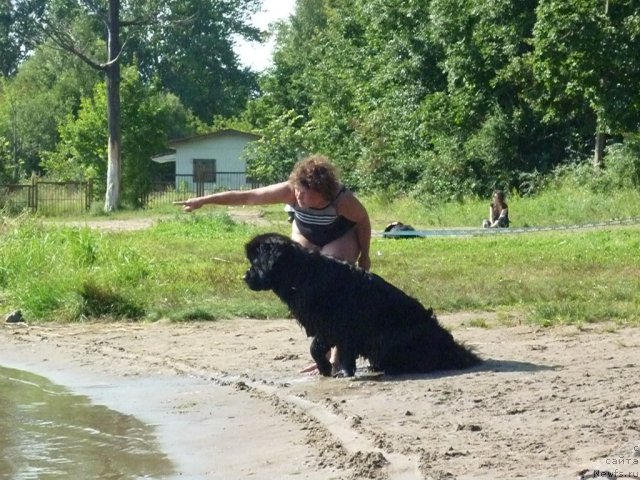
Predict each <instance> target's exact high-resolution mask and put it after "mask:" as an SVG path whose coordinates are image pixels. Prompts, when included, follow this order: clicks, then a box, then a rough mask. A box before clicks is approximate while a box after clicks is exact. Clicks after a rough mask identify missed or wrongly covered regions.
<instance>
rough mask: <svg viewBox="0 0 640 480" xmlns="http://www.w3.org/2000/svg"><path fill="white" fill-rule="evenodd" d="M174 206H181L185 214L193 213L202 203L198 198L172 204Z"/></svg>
mask: <svg viewBox="0 0 640 480" xmlns="http://www.w3.org/2000/svg"><path fill="white" fill-rule="evenodd" d="M173 204H174V205H182V210H184V211H185V212H193V211H194V210H197V209H198V208H200V207H201V206H202V205H203V203H202V201H201V200H200V199H199V198H190V199H189V200H181V201H179V202H173Z"/></svg>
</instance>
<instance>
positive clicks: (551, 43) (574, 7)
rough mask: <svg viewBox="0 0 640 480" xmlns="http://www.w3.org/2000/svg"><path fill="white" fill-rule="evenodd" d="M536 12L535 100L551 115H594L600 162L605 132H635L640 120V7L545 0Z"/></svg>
mask: <svg viewBox="0 0 640 480" xmlns="http://www.w3.org/2000/svg"><path fill="white" fill-rule="evenodd" d="M536 13H537V21H536V25H535V28H534V34H533V38H532V46H533V51H532V53H531V55H530V57H529V62H530V64H531V67H532V71H533V74H534V78H535V82H536V87H537V88H536V90H534V95H533V98H532V103H533V104H534V105H536V106H537V108H539V109H541V110H543V111H544V112H545V118H546V119H547V120H554V119H556V118H559V117H565V118H566V117H575V116H576V115H584V116H586V117H587V118H588V119H590V127H591V132H590V135H592V137H593V138H594V141H593V143H592V145H593V146H594V154H593V163H594V165H596V166H600V165H602V163H603V160H602V156H603V152H604V134H605V133H607V132H609V133H622V132H625V131H633V130H634V129H636V128H637V125H638V121H639V120H640V108H639V107H638V105H640V93H639V91H638V88H637V85H638V83H640V35H639V34H638V25H639V23H640V6H638V4H637V2H633V1H630V0H616V1H613V0H604V1H603V0H543V1H541V2H540V3H539V5H538V7H537V9H536ZM583 105H584V106H585V107H586V110H585V109H583V108H582V106H583Z"/></svg>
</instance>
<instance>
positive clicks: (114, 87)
mask: <svg viewBox="0 0 640 480" xmlns="http://www.w3.org/2000/svg"><path fill="white" fill-rule="evenodd" d="M255 1H256V0H228V1H227V2H224V1H223V0H220V2H219V4H224V5H226V4H232V5H235V6H237V7H239V11H238V12H236V14H237V15H239V17H234V18H235V19H236V22H235V24H234V25H233V26H235V27H236V28H235V30H227V31H225V34H226V35H227V36H228V35H231V34H232V33H234V32H235V31H238V30H241V27H242V26H245V24H246V19H245V21H243V20H242V18H243V17H242V15H243V14H244V13H245V9H243V8H240V7H243V6H245V4H249V5H253V4H254V3H255ZM183 3H184V2H181V1H178V0H148V1H146V2H131V3H130V2H128V1H126V0H125V1H124V2H123V3H122V2H121V0H97V1H89V0H53V1H49V2H46V1H43V0H23V1H21V2H16V6H15V9H16V15H18V14H19V17H20V19H21V21H22V22H23V23H24V24H25V25H28V26H29V28H32V29H34V30H35V31H36V32H38V34H39V35H41V36H42V37H43V38H48V39H50V40H51V41H52V42H54V43H55V44H56V45H57V46H58V47H60V48H62V49H63V50H65V51H67V52H69V53H71V54H73V55H76V56H77V57H79V58H80V59H82V60H83V61H84V62H86V63H87V64H88V65H89V66H91V67H92V68H94V69H96V70H97V71H99V72H101V73H103V74H104V76H105V78H106V90H107V116H108V148H107V152H108V153H107V174H106V175H107V178H106V184H107V185H106V193H105V204H104V209H105V211H113V210H116V209H117V208H118V207H119V205H120V201H121V193H122V187H121V183H122V156H121V151H122V138H121V125H120V108H121V105H120V63H121V61H122V58H123V51H124V46H125V45H124V44H121V39H120V35H121V28H125V29H127V31H128V34H130V35H132V36H134V35H135V33H136V29H140V27H142V26H148V25H151V24H162V25H165V26H166V25H173V24H175V22H176V21H180V22H182V24H185V22H189V21H194V20H195V19H196V17H191V18H184V17H182V18H180V17H176V16H175V15H174V14H175V12H176V10H177V9H178V7H179V6H181V5H182V4H183ZM212 5H216V3H213V4H212ZM227 12H228V11H227ZM178 14H179V13H178ZM86 24H92V25H93V26H94V28H97V26H98V25H101V26H102V32H103V38H104V41H105V44H106V57H103V59H100V58H98V57H96V56H92V55H91V54H89V52H87V51H86V49H85V48H84V42H83V38H82V36H80V35H78V33H84V32H82V31H79V26H81V25H86ZM125 43H126V42H125Z"/></svg>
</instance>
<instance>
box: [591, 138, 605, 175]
mask: <svg viewBox="0 0 640 480" xmlns="http://www.w3.org/2000/svg"><path fill="white" fill-rule="evenodd" d="M604 143H605V136H604V132H601V131H598V132H596V148H595V151H594V153H593V166H594V167H595V168H601V167H602V165H603V164H604V162H603V158H604Z"/></svg>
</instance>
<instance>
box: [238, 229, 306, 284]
mask: <svg viewBox="0 0 640 480" xmlns="http://www.w3.org/2000/svg"><path fill="white" fill-rule="evenodd" d="M244 248H245V252H246V255H247V259H248V260H249V262H250V263H251V266H250V267H249V269H248V270H247V271H246V272H245V274H244V281H245V282H246V283H247V285H248V286H249V288H250V289H251V290H270V289H273V288H275V287H277V286H278V284H279V282H280V281H281V279H280V280H279V279H278V275H279V274H280V273H282V272H283V271H284V270H283V269H282V268H281V265H282V263H283V262H286V261H287V259H288V258H290V256H291V254H292V253H293V252H294V251H295V248H296V244H295V243H294V242H293V240H291V239H289V238H288V237H285V236H284V235H280V234H278V233H265V234H263V235H258V236H257V237H254V238H253V239H251V240H250V241H249V242H248V243H247V244H246V245H245V247H244Z"/></svg>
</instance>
